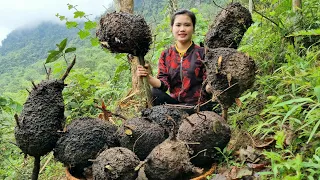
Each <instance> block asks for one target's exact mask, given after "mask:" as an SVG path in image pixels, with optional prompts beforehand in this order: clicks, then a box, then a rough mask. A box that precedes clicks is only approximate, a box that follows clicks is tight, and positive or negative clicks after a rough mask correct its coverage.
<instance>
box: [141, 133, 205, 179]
mask: <svg viewBox="0 0 320 180" xmlns="http://www.w3.org/2000/svg"><path fill="white" fill-rule="evenodd" d="M189 159H190V157H189V151H188V148H187V145H186V144H185V143H184V142H183V141H181V140H179V139H176V138H168V139H166V140H165V141H164V142H162V143H161V144H159V145H158V146H156V147H155V148H154V149H153V150H152V152H151V153H150V154H149V156H148V157H147V158H146V160H145V162H146V164H145V170H144V171H145V174H146V176H147V178H148V179H149V180H155V179H159V180H168V179H188V178H186V177H184V176H185V175H187V174H188V173H189V172H194V173H202V171H201V170H200V169H199V168H197V167H194V166H193V165H192V164H191V162H190V160H189ZM183 177H184V178H183Z"/></svg>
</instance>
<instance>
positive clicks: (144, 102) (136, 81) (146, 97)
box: [114, 0, 152, 111]
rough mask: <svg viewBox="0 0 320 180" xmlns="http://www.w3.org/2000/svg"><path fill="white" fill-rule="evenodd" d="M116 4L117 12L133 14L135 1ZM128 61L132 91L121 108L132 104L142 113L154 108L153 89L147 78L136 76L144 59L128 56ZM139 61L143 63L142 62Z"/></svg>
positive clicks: (119, 0)
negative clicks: (144, 109) (147, 108)
mask: <svg viewBox="0 0 320 180" xmlns="http://www.w3.org/2000/svg"><path fill="white" fill-rule="evenodd" d="M114 3H115V5H116V10H117V12H119V11H120V12H126V13H131V14H133V9H134V1H133V0H114ZM128 60H129V61H130V62H131V79H132V90H131V91H130V93H129V94H128V95H127V97H126V98H125V99H124V100H122V101H121V103H120V107H121V105H122V106H127V105H129V104H131V105H134V107H135V108H134V109H135V111H141V110H142V109H143V108H146V107H151V106H152V103H151V102H152V100H151V98H152V95H151V89H150V85H149V83H148V82H147V78H140V77H137V76H136V71H137V66H138V65H139V64H141V65H144V57H136V56H131V55H128ZM139 60H140V61H143V62H140V61H139ZM124 104H126V105H124ZM131 107H132V106H131Z"/></svg>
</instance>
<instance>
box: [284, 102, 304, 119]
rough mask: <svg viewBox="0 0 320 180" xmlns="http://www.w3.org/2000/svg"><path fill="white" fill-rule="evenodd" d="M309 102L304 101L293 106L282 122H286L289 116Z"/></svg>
mask: <svg viewBox="0 0 320 180" xmlns="http://www.w3.org/2000/svg"><path fill="white" fill-rule="evenodd" d="M305 104H307V102H303V103H301V104H298V105H295V106H294V107H293V108H291V109H290V111H288V112H287V114H286V115H285V117H284V118H283V120H282V124H284V122H285V121H286V120H287V118H288V117H289V116H290V115H291V114H292V113H294V112H295V111H296V110H297V109H298V108H299V107H302V106H303V105H305Z"/></svg>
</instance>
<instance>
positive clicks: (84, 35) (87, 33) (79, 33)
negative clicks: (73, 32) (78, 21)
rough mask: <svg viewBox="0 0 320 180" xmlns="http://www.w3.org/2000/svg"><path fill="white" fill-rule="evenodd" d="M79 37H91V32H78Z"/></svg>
mask: <svg viewBox="0 0 320 180" xmlns="http://www.w3.org/2000/svg"><path fill="white" fill-rule="evenodd" d="M78 35H79V36H80V39H84V38H86V37H88V36H90V32H89V31H84V30H80V31H79V32H78Z"/></svg>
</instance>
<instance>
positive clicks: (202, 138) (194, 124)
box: [178, 111, 231, 167]
mask: <svg viewBox="0 0 320 180" xmlns="http://www.w3.org/2000/svg"><path fill="white" fill-rule="evenodd" d="M230 137H231V131H230V128H229V126H228V125H227V124H226V123H225V121H224V119H223V118H222V117H221V116H219V115H218V114H216V113H214V112H212V111H202V112H199V113H195V114H193V115H191V116H189V117H188V121H183V122H182V124H181V125H180V127H179V131H178V138H179V139H181V140H182V141H184V142H186V143H187V144H188V145H189V147H190V148H191V150H192V156H193V158H192V159H191V162H192V163H193V164H194V165H196V166H199V167H211V165H212V163H213V162H214V161H216V160H217V158H218V157H219V156H217V150H216V149H215V147H218V148H220V149H223V148H225V147H226V146H227V144H228V142H229V140H230Z"/></svg>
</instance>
